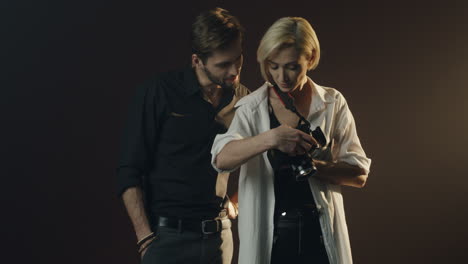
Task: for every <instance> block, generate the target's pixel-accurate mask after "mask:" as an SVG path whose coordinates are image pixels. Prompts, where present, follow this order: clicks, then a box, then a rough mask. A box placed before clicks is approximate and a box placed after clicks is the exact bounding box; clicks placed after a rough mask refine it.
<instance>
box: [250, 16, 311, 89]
mask: <svg viewBox="0 0 468 264" xmlns="http://www.w3.org/2000/svg"><path fill="white" fill-rule="evenodd" d="M290 46H294V47H296V49H297V50H298V51H299V52H300V53H302V54H304V55H305V56H306V57H307V58H311V57H312V56H313V61H312V63H311V65H310V67H309V68H308V70H313V69H315V68H316V67H317V65H318V63H319V60H320V44H319V41H318V38H317V35H316V34H315V31H314V29H313V28H312V26H311V25H310V23H309V22H307V20H305V19H304V18H302V17H283V18H280V19H278V20H277V21H276V22H275V23H273V25H271V27H270V28H268V30H267V32H266V33H265V35H263V38H262V40H261V41H260V45H259V46H258V50H257V61H258V63H259V64H260V70H261V72H262V76H263V78H264V79H265V81H268V82H271V83H272V79H271V76H270V75H269V73H268V71H267V65H266V64H267V62H266V60H267V59H268V57H269V56H270V55H271V54H272V53H273V52H275V51H278V50H280V49H282V48H286V47H290Z"/></svg>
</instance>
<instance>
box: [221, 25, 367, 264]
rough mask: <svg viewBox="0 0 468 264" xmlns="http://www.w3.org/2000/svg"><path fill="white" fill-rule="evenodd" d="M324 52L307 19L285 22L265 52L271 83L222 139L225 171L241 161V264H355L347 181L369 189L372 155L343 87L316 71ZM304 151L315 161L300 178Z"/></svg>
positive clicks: (261, 58)
mask: <svg viewBox="0 0 468 264" xmlns="http://www.w3.org/2000/svg"><path fill="white" fill-rule="evenodd" d="M319 59H320V46H319V42H318V39H317V36H316V34H315V32H314V30H313V29H312V27H311V25H310V24H309V23H308V22H307V21H306V20H305V19H303V18H298V17H285V18H281V19H279V20H278V21H276V22H275V23H274V24H273V25H272V26H271V27H270V28H269V29H268V31H267V32H266V33H265V35H264V36H263V38H262V40H261V42H260V46H259V48H258V51H257V60H258V62H259V64H260V68H261V72H262V75H263V78H264V79H265V80H266V82H265V84H264V85H262V86H261V87H260V88H259V89H257V90H256V91H255V92H253V93H252V94H250V95H248V96H246V97H244V98H243V99H241V100H240V101H239V102H238V103H237V104H236V106H237V110H236V114H235V117H234V119H233V121H232V124H231V126H230V128H229V130H228V132H227V133H226V134H223V135H218V136H217V137H216V139H215V141H214V144H213V148H212V157H213V166H214V167H215V168H216V169H217V170H218V171H231V170H234V169H236V168H237V167H239V166H241V171H240V181H239V209H240V211H239V236H240V252H239V263H259V264H264V263H284V262H286V261H289V263H352V258H351V249H350V245H349V238H348V232H347V227H346V221H345V215H344V209H343V200H342V196H341V189H340V185H348V186H354V187H358V188H360V187H363V186H364V185H365V182H366V180H367V174H368V173H369V167H370V159H368V158H367V157H366V155H365V153H364V151H363V149H362V147H361V144H360V142H359V138H358V136H357V133H356V128H355V123H354V119H353V116H352V114H351V112H350V110H349V108H348V106H347V103H346V100H345V99H344V97H343V96H342V95H341V93H339V92H338V91H337V90H335V89H333V88H327V87H322V86H320V85H317V84H315V83H314V82H313V81H312V80H311V79H310V78H309V77H307V75H306V73H307V71H309V70H312V69H315V68H316V67H317V65H318V62H319ZM285 95H286V97H285ZM288 96H289V98H291V99H293V100H289V101H288ZM288 102H289V103H288ZM289 104H293V105H294V107H293V108H295V109H296V110H297V111H296V113H295V112H293V111H291V110H290V109H292V108H291V106H290V105H289ZM301 116H302V117H304V119H301ZM307 123H310V130H315V129H316V128H318V127H320V129H321V131H322V132H323V135H324V138H325V140H326V142H321V140H319V138H318V137H317V136H315V138H314V137H312V136H311V135H310V133H308V132H309V131H308V130H304V129H303V127H304V126H307ZM300 127H302V130H303V131H305V132H307V133H304V132H302V131H301V130H299V129H297V128H300ZM317 148H318V149H317ZM307 153H314V156H313V157H314V159H311V157H312V156H310V155H309V156H304V155H306V154H307ZM316 153H319V154H318V155H315V154H316ZM294 157H300V158H301V159H304V157H309V158H308V162H309V163H312V164H313V165H314V166H315V170H316V171H315V173H314V171H312V172H311V173H309V174H308V177H307V175H305V177H304V178H306V179H307V180H306V181H300V180H297V179H296V177H295V175H296V174H297V171H296V170H294V168H292V166H291V164H292V163H294V162H296V161H295V158H294ZM306 161H307V159H306Z"/></svg>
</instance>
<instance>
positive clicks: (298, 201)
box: [267, 106, 315, 218]
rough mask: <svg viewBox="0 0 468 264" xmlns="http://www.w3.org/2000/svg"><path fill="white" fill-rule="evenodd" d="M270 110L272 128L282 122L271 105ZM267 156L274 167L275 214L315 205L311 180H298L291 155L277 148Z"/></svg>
mask: <svg viewBox="0 0 468 264" xmlns="http://www.w3.org/2000/svg"><path fill="white" fill-rule="evenodd" d="M269 112H270V128H272V129H273V128H276V127H278V126H280V125H281V124H280V122H279V121H278V119H277V118H276V115H275V113H274V111H273V108H272V107H271V106H270V111H269ZM299 123H300V121H299ZM298 126H299V124H298ZM267 156H268V160H269V161H270V164H271V166H272V168H273V172H274V179H275V181H274V184H275V201H276V202H275V216H276V215H277V214H278V213H281V212H286V211H288V210H290V209H302V208H304V207H305V206H304V205H307V207H310V205H315V202H314V198H313V196H312V192H311V191H310V187H309V182H308V181H296V177H295V176H294V174H293V171H292V169H291V166H290V164H291V157H290V156H289V155H287V154H286V153H284V152H281V151H279V150H277V149H271V150H269V151H268V153H267ZM275 218H276V217H275Z"/></svg>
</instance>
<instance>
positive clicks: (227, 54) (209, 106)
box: [118, 8, 248, 263]
mask: <svg viewBox="0 0 468 264" xmlns="http://www.w3.org/2000/svg"><path fill="white" fill-rule="evenodd" d="M242 32H243V30H242V27H241V25H240V24H239V22H238V20H237V19H236V18H235V17H233V16H232V15H230V14H229V12H228V11H226V10H224V9H221V8H216V9H214V10H210V11H208V12H204V13H202V14H200V15H199V16H198V17H197V18H196V20H195V22H194V23H193V25H192V33H191V41H192V67H188V68H187V69H184V70H181V71H174V72H169V73H163V74H159V75H157V76H156V77H155V78H153V79H151V80H150V81H149V82H147V83H146V84H144V85H142V86H141V87H139V89H138V90H137V95H136V100H135V102H134V103H133V105H132V106H131V108H130V115H129V119H128V123H127V127H126V130H125V133H124V137H123V143H122V155H121V159H120V163H119V167H118V184H119V194H120V195H122V198H123V201H124V204H125V207H126V209H127V211H128V214H129V216H130V219H131V221H132V223H133V227H134V229H135V232H136V236H137V240H138V243H137V247H138V251H139V252H140V254H141V257H142V262H143V263H230V262H231V259H232V249H233V242H232V233H231V230H230V224H231V223H230V220H229V218H235V217H236V215H237V212H236V210H235V209H234V207H233V206H232V204H231V203H230V202H229V200H228V199H226V188H227V186H226V185H227V177H228V175H227V174H219V175H218V174H217V173H216V171H215V170H214V169H213V168H212V166H211V154H210V150H211V145H212V142H213V139H214V138H215V136H216V134H219V133H224V132H225V131H226V127H228V126H229V124H230V122H231V120H232V118H233V114H234V104H235V103H236V102H237V101H238V100H239V98H240V97H242V96H243V95H245V94H246V93H247V91H248V90H247V89H246V88H245V87H244V86H243V85H241V84H240V83H239V75H240V70H241V66H242V60H243V58H242ZM227 209H230V210H227ZM228 214H229V218H228Z"/></svg>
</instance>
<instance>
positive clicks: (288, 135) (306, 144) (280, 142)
mask: <svg viewBox="0 0 468 264" xmlns="http://www.w3.org/2000/svg"><path fill="white" fill-rule="evenodd" d="M270 139H271V140H272V145H273V146H274V148H276V149H278V150H280V151H282V152H284V153H287V154H289V155H291V156H296V155H302V154H305V152H306V151H309V150H310V149H311V148H312V146H317V145H318V143H317V141H316V140H315V139H314V138H313V137H312V136H311V135H309V134H306V133H304V132H302V131H300V130H298V129H294V128H292V127H290V126H287V125H281V126H279V127H277V128H274V129H272V130H270Z"/></svg>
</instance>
